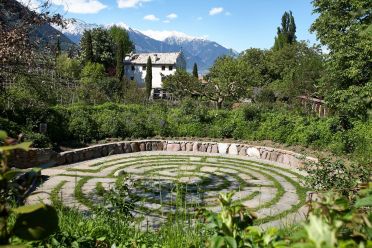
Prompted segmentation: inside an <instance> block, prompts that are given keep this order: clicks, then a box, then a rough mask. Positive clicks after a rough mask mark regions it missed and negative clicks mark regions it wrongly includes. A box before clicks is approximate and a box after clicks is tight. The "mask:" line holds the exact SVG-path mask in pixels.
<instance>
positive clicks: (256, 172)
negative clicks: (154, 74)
mask: <svg viewBox="0 0 372 248" xmlns="http://www.w3.org/2000/svg"><path fill="white" fill-rule="evenodd" d="M43 174H44V175H47V176H49V177H48V179H47V180H46V181H45V182H44V183H43V184H42V185H41V186H40V188H38V189H37V190H36V192H35V193H34V194H33V195H32V196H31V197H29V199H28V201H29V202H35V201H40V200H42V201H44V202H46V203H53V202H54V203H55V202H56V201H59V202H61V203H62V204H64V205H65V206H68V207H74V208H78V209H80V210H82V211H89V209H91V208H93V207H94V206H95V205H96V204H99V203H100V202H101V201H102V197H101V196H100V194H99V189H100V188H102V187H103V188H105V189H106V190H107V189H109V188H112V187H113V185H114V184H115V182H116V181H117V180H118V179H119V178H121V175H128V176H129V178H130V182H131V183H130V188H131V190H130V191H131V195H133V196H135V198H136V201H135V208H134V211H133V213H134V215H135V216H136V217H138V218H139V219H142V220H143V221H145V222H146V223H147V224H146V225H148V224H149V223H150V225H153V226H154V227H155V226H158V225H159V224H161V223H162V222H163V221H164V220H165V219H166V218H167V217H169V216H171V215H173V214H175V213H179V212H180V211H182V212H183V213H187V214H188V215H193V214H195V212H196V211H197V209H199V208H206V209H208V210H211V211H215V212H218V211H219V210H220V206H219V203H218V195H219V194H220V193H223V192H230V191H234V192H235V195H234V198H233V199H234V201H236V202H239V203H241V204H243V205H245V206H247V207H249V208H250V209H252V210H253V211H255V212H256V214H257V216H258V220H257V224H260V225H261V226H263V227H265V226H272V225H276V226H280V225H286V226H287V225H290V224H293V223H294V222H298V221H299V220H302V219H303V218H304V216H305V213H306V207H305V206H304V204H305V201H306V195H307V194H306V189H305V188H304V187H303V186H302V185H301V181H302V179H303V175H301V174H300V172H299V171H297V170H294V169H289V168H286V167H282V166H279V165H273V164H266V163H265V162H264V163H261V162H257V161H252V160H248V159H247V158H244V159H243V158H240V157H238V156H234V157H233V156H226V155H225V156H222V155H220V156H216V155H212V154H210V155H207V154H205V153H203V154H199V153H185V152H171V153H167V152H139V153H134V154H121V155H114V156H110V157H105V158H100V159H95V160H90V161H86V162H81V163H77V164H72V165H67V166H60V167H55V168H50V169H45V170H43Z"/></svg>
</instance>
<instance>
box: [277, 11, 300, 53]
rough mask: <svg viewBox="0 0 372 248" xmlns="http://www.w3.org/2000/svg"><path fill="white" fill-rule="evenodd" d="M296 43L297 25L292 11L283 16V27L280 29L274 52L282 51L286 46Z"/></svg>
mask: <svg viewBox="0 0 372 248" xmlns="http://www.w3.org/2000/svg"><path fill="white" fill-rule="evenodd" d="M294 42H296V23H295V20H294V17H293V15H292V11H289V12H287V11H286V12H284V14H283V16H282V25H281V27H278V32H277V36H276V37H275V43H274V50H279V49H282V48H283V47H284V46H285V45H287V44H293V43H294Z"/></svg>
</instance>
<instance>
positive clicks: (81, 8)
mask: <svg viewBox="0 0 372 248" xmlns="http://www.w3.org/2000/svg"><path fill="white" fill-rule="evenodd" d="M50 2H51V3H52V4H55V5H61V6H63V9H64V10H65V11H67V12H70V13H79V14H95V13H98V12H100V11H101V10H103V9H105V8H107V6H106V5H104V4H103V3H101V2H100V1H99V0H51V1H50Z"/></svg>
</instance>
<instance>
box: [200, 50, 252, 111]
mask: <svg viewBox="0 0 372 248" xmlns="http://www.w3.org/2000/svg"><path fill="white" fill-rule="evenodd" d="M244 69H245V67H244V63H243V62H242V61H241V60H238V59H234V58H232V57H220V58H218V59H217V60H216V62H215V63H214V65H213V66H212V68H211V69H210V73H209V75H208V77H207V78H208V83H207V84H206V85H205V89H204V90H205V96H206V97H207V98H208V99H209V100H211V101H214V102H216V103H217V108H219V109H220V108H222V105H223V103H224V102H225V101H226V100H235V101H236V100H239V98H241V97H242V96H244V95H245V94H246V92H247V85H248V79H247V78H246V74H244Z"/></svg>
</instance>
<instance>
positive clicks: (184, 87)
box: [163, 69, 204, 99]
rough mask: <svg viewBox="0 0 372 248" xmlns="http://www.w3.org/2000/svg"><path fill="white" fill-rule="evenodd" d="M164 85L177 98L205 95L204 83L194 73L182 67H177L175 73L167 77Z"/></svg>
mask: <svg viewBox="0 0 372 248" xmlns="http://www.w3.org/2000/svg"><path fill="white" fill-rule="evenodd" d="M163 87H164V89H165V90H166V91H167V92H169V93H171V94H172V95H173V97H175V98H176V99H182V98H185V97H193V96H194V97H195V96H203V95H204V93H203V88H204V87H203V84H202V83H201V82H200V81H199V80H198V79H197V78H195V77H194V75H191V74H189V73H188V72H187V71H185V70H182V69H177V71H176V73H175V74H174V75H169V76H167V77H165V79H164V82H163Z"/></svg>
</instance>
